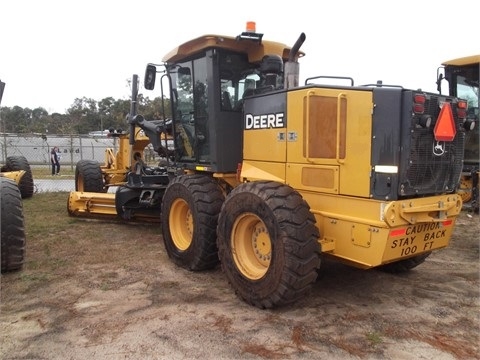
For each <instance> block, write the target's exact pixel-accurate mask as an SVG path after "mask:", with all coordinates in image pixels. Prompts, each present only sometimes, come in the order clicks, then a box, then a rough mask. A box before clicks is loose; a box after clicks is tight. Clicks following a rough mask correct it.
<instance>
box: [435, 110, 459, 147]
mask: <svg viewBox="0 0 480 360" xmlns="http://www.w3.org/2000/svg"><path fill="white" fill-rule="evenodd" d="M456 133H457V129H456V128H455V120H454V119H453V113H452V107H451V106H450V103H448V102H446V103H444V104H443V106H442V109H441V110H440V115H438V119H437V123H436V124H435V129H434V130H433V134H434V135H435V140H437V141H453V139H454V138H455V134H456Z"/></svg>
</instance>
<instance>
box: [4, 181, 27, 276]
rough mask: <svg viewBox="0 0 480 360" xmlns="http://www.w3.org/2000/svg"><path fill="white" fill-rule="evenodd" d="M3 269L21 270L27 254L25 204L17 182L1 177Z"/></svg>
mask: <svg viewBox="0 0 480 360" xmlns="http://www.w3.org/2000/svg"><path fill="white" fill-rule="evenodd" d="M0 194H1V196H0V201H1V209H0V217H1V218H0V228H1V230H0V234H1V263H2V265H1V271H2V273H3V272H6V271H14V270H20V269H21V268H22V267H23V262H24V256H25V255H24V254H25V225H24V217H23V204H22V198H21V194H20V190H19V189H18V187H17V184H16V183H15V182H14V181H13V180H10V179H7V178H3V177H0Z"/></svg>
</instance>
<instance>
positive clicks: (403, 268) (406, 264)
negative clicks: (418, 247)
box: [377, 252, 431, 274]
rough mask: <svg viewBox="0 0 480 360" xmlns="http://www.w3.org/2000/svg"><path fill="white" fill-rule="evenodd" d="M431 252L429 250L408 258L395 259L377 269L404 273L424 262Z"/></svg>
mask: <svg viewBox="0 0 480 360" xmlns="http://www.w3.org/2000/svg"><path fill="white" fill-rule="evenodd" d="M430 254H431V252H427V253H424V254H420V255H417V256H414V257H411V258H408V259H404V260H399V261H395V262H392V263H390V264H385V265H381V266H379V267H377V269H378V270H381V271H384V272H388V273H392V274H399V273H404V272H407V271H410V270H412V269H413V268H415V267H417V266H418V265H420V264H422V263H423V262H424V261H425V259H426V258H427V257H429V256H430Z"/></svg>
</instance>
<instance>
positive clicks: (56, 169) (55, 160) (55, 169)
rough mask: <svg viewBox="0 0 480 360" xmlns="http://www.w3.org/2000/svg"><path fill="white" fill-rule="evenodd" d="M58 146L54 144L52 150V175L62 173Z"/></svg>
mask: <svg viewBox="0 0 480 360" xmlns="http://www.w3.org/2000/svg"><path fill="white" fill-rule="evenodd" d="M58 151H59V149H58V147H57V146H54V147H53V149H52V151H50V162H51V163H52V176H53V175H60V159H59V156H58Z"/></svg>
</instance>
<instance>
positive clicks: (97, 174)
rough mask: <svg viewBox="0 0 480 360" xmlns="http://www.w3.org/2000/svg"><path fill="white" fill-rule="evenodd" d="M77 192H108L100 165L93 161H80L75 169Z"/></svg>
mask: <svg viewBox="0 0 480 360" xmlns="http://www.w3.org/2000/svg"><path fill="white" fill-rule="evenodd" d="M75 191H82V192H97V193H102V192H103V193H104V192H106V189H105V185H104V184H103V175H102V169H101V168H100V164H99V163H98V162H97V161H93V160H80V161H79V162H78V163H77V166H76V167H75Z"/></svg>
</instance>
